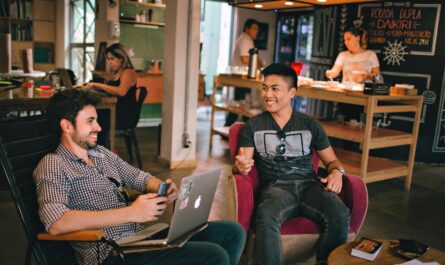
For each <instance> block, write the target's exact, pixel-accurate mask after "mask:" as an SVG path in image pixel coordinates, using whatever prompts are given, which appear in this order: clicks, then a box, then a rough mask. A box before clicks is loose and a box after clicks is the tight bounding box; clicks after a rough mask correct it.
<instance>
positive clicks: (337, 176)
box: [320, 170, 343, 193]
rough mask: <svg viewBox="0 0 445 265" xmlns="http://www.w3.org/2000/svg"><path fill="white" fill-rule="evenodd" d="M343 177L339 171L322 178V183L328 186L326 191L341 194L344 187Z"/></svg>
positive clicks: (333, 171)
mask: <svg viewBox="0 0 445 265" xmlns="http://www.w3.org/2000/svg"><path fill="white" fill-rule="evenodd" d="M342 177H343V175H342V174H341V173H340V172H339V171H338V170H332V171H331V173H329V175H328V176H327V177H326V178H320V182H321V183H324V184H326V187H325V190H327V191H332V192H335V193H340V191H341V188H342V186H343V179H342Z"/></svg>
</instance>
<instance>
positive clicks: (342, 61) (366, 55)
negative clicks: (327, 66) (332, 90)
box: [335, 50, 380, 83]
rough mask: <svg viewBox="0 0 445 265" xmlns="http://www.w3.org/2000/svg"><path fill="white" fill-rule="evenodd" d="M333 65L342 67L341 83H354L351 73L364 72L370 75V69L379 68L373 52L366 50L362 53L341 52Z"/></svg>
mask: <svg viewBox="0 0 445 265" xmlns="http://www.w3.org/2000/svg"><path fill="white" fill-rule="evenodd" d="M335 64H338V65H340V66H343V67H342V72H343V79H342V82H343V83H344V82H354V80H353V78H352V71H365V72H367V73H371V71H372V68H375V67H379V66H380V64H379V59H378V58H377V55H376V54H375V52H374V51H371V50H366V51H364V52H362V53H355V54H353V53H350V52H349V51H344V52H341V53H340V54H339V55H338V56H337V59H336V60H335Z"/></svg>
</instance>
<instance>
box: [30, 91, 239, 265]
mask: <svg viewBox="0 0 445 265" xmlns="http://www.w3.org/2000/svg"><path fill="white" fill-rule="evenodd" d="M98 101H99V99H98V98H97V97H96V96H94V95H93V94H91V92H88V91H82V90H76V89H70V90H65V91H63V92H59V93H57V94H56V95H54V96H53V97H52V98H51V100H50V103H49V105H48V108H47V114H48V120H49V122H50V126H52V127H53V128H54V132H56V133H57V134H58V135H60V143H59V146H58V147H57V149H56V150H55V152H54V153H50V154H48V155H46V156H45V157H44V158H43V159H42V161H40V163H39V165H38V166H37V168H36V169H35V171H34V180H35V183H36V186H37V196H38V202H39V215H40V219H41V221H42V223H43V224H44V225H45V227H46V230H47V231H48V232H49V233H50V234H53V235H59V234H63V233H68V232H72V231H77V230H83V229H103V230H104V231H105V233H106V237H107V238H108V239H112V240H118V239H119V238H121V237H124V236H128V235H131V234H133V233H135V232H137V231H140V230H141V229H143V226H142V225H140V223H143V222H148V221H156V220H158V218H159V216H160V215H162V214H163V212H164V211H165V208H166V206H167V205H168V204H170V203H172V202H173V201H174V200H175V199H176V197H177V195H178V189H177V187H176V185H175V184H174V183H172V182H171V180H167V183H170V186H169V188H168V190H167V195H166V196H160V197H158V196H157V195H156V193H155V192H156V191H157V190H158V187H159V185H160V183H161V182H162V181H161V180H159V179H158V178H156V177H154V176H152V175H151V174H149V173H147V172H143V171H141V170H139V169H137V168H134V167H133V166H131V165H129V164H127V163H126V162H124V161H123V160H122V159H121V158H119V157H118V156H117V155H116V154H114V153H112V152H110V151H109V150H108V149H106V148H104V147H103V146H99V145H97V136H98V134H99V132H100V131H101V127H100V126H99V124H98V123H97V113H96V109H95V105H96V104H97V103H98ZM122 187H126V188H130V189H134V190H138V191H140V192H143V193H144V194H143V195H140V196H139V197H138V198H137V199H136V200H135V201H134V202H133V203H131V204H130V203H129V202H128V200H127V197H126V196H125V193H123V192H122ZM244 242H245V235H244V231H243V229H242V228H241V227H240V226H239V225H238V224H237V223H234V222H229V221H220V222H210V223H209V225H208V227H207V228H206V229H204V230H203V231H201V232H199V233H198V234H196V235H195V236H193V237H192V239H191V240H190V241H189V242H187V243H186V244H185V245H184V246H183V247H181V248H174V249H170V250H165V251H151V252H143V253H135V254H128V255H126V262H127V264H156V265H161V264H212V265H214V264H221V265H222V264H232V265H235V264H237V262H238V260H239V257H240V255H241V251H242V248H243V246H244ZM71 244H72V246H73V248H74V250H75V252H76V258H77V261H78V263H80V264H97V263H98V262H99V263H101V264H111V263H112V258H111V256H109V254H110V247H109V246H107V245H106V244H105V243H99V244H100V245H99V251H96V249H97V248H96V245H95V244H97V243H92V242H73V243H71Z"/></svg>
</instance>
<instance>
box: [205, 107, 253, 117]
mask: <svg viewBox="0 0 445 265" xmlns="http://www.w3.org/2000/svg"><path fill="white" fill-rule="evenodd" d="M213 107H214V109H215V110H216V111H226V112H231V113H235V114H238V115H243V116H246V117H249V118H251V117H253V116H256V115H258V114H259V113H258V112H257V111H253V109H252V110H250V111H249V110H246V109H245V108H244V107H231V106H228V105H226V104H214V105H213Z"/></svg>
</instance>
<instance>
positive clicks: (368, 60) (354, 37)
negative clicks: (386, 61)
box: [326, 28, 380, 83]
mask: <svg viewBox="0 0 445 265" xmlns="http://www.w3.org/2000/svg"><path fill="white" fill-rule="evenodd" d="M344 41H345V45H346V48H347V49H348V50H347V51H343V52H341V53H340V54H339V55H338V56H337V59H336V60H335V63H334V66H333V67H332V69H331V70H328V71H326V77H328V78H335V77H337V76H338V75H339V74H340V72H341V71H342V72H343V79H342V83H348V82H353V83H364V81H366V80H372V79H373V78H375V77H379V76H380V65H379V60H378V58H377V55H376V54H375V52H374V51H371V50H367V49H366V39H365V32H364V30H363V29H361V28H348V29H346V30H345V32H344Z"/></svg>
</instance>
